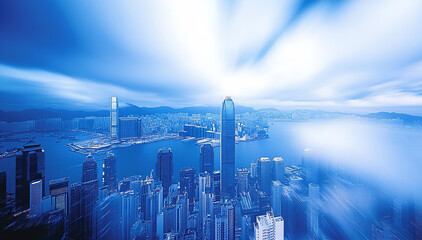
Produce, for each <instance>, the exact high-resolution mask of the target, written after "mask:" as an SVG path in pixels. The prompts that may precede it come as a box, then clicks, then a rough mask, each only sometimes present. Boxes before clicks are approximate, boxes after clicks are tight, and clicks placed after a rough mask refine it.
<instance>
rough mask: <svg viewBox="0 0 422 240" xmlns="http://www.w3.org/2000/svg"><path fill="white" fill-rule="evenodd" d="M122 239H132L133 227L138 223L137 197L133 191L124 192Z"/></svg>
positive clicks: (122, 195)
mask: <svg viewBox="0 0 422 240" xmlns="http://www.w3.org/2000/svg"><path fill="white" fill-rule="evenodd" d="M120 194H121V198H122V212H121V213H122V215H121V221H122V239H130V231H131V229H132V225H133V224H134V223H135V222H136V216H137V212H136V207H135V195H134V193H133V191H127V192H122V193H120Z"/></svg>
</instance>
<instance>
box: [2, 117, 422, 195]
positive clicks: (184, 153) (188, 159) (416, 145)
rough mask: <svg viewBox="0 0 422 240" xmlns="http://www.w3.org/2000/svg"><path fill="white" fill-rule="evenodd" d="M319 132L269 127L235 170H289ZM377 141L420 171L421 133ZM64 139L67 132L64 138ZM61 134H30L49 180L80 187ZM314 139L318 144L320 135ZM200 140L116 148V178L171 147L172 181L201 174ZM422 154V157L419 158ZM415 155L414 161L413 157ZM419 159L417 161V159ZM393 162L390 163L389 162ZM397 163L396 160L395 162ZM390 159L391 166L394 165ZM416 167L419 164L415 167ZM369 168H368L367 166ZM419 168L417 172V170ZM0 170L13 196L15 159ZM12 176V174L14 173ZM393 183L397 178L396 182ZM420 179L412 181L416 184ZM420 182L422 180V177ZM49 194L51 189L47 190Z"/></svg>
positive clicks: (77, 158) (403, 131)
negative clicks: (279, 160)
mask: <svg viewBox="0 0 422 240" xmlns="http://www.w3.org/2000/svg"><path fill="white" fill-rule="evenodd" d="M314 128H318V125H317V124H316V122H274V123H271V125H270V128H269V138H268V139H262V140H259V141H251V142H241V143H239V144H236V167H237V168H239V167H248V168H249V167H250V163H251V162H252V161H256V159H257V158H259V157H263V156H267V157H270V158H272V157H276V156H281V157H283V158H284V159H285V162H286V165H291V164H300V161H301V157H302V152H303V149H304V148H306V147H309V142H306V141H303V139H301V136H302V135H303V132H304V131H305V132H307V131H308V129H314ZM371 129H373V132H374V134H375V135H374V136H373V139H378V138H379V139H391V140H389V141H390V142H389V143H384V144H388V145H389V146H381V147H386V148H391V147H393V148H395V149H396V152H399V153H401V154H402V157H401V162H400V166H403V167H406V169H410V170H411V169H417V167H419V166H421V157H420V156H421V154H420V152H421V150H419V149H420V146H421V144H422V134H421V129H418V128H416V129H412V128H397V127H388V126H382V125H379V126H377V127H373V126H372V125H371ZM60 134H62V133H60ZM60 134H50V133H31V134H30V136H32V137H34V136H35V137H36V138H35V139H34V140H35V141H37V142H39V143H41V144H42V147H43V148H44V150H45V156H46V159H45V166H46V169H45V173H46V181H47V182H48V181H50V180H52V179H57V178H61V177H66V176H68V177H69V180H70V183H75V182H79V181H80V180H81V174H82V162H83V161H84V159H85V155H82V154H79V153H75V152H72V151H69V148H68V147H67V146H66V144H67V143H70V142H72V141H71V140H69V139H60V140H59V139H58V137H57V136H58V135H60ZM63 134H69V135H71V134H73V135H75V134H77V136H76V137H77V138H78V139H80V140H87V139H89V138H90V137H93V136H95V135H94V134H91V133H75V132H72V133H63ZM26 135H28V134H16V135H14V137H15V138H19V137H20V138H23V137H25V136H26ZM315 139H318V138H317V136H315ZM24 143H25V141H23V140H20V141H16V142H13V141H10V142H2V143H1V145H2V147H1V148H0V152H4V151H5V150H6V149H9V148H12V147H21V146H22V145H23V144H24ZM195 143H196V141H181V140H176V139H174V140H166V141H159V142H153V143H148V144H138V145H133V146H129V147H123V148H116V149H113V152H114V153H115V155H116V157H117V176H118V179H119V180H120V179H122V178H123V177H128V176H132V175H143V176H145V175H146V174H149V173H150V171H151V170H152V169H155V160H156V154H157V151H158V149H159V148H162V147H170V148H171V149H172V150H173V155H174V176H173V180H174V181H176V180H178V179H179V170H180V169H182V168H187V167H193V168H195V169H198V164H199V163H198V159H199V149H200V146H198V145H196V144H195ZM105 153H106V152H102V153H98V154H95V155H94V157H95V159H96V160H97V164H98V177H99V179H101V177H102V165H103V157H104V154H105ZM418 153H419V154H418ZM411 156H413V157H411ZM415 156H417V157H415ZM387 160H389V159H387ZM393 160H395V159H393ZM393 160H389V161H393ZM415 164H416V165H415ZM219 165H220V155H219V148H215V169H219ZM368 165H369V164H368ZM414 166H417V167H414ZM0 170H6V171H7V173H8V176H7V190H8V192H14V173H15V158H14V157H10V158H5V159H0ZM9 173H12V174H9ZM412 173H413V171H410V172H409V171H408V174H407V175H408V177H409V178H411V177H414V176H413V175H412ZM393 179H394V178H393ZM417 180H418V179H415V180H413V181H417ZM419 180H420V177H419ZM47 192H48V189H47Z"/></svg>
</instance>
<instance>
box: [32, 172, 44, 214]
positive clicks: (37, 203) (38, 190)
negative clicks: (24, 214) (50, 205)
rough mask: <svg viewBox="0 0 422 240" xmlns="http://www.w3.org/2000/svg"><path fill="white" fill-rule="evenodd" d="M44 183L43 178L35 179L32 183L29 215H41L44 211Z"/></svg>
mask: <svg viewBox="0 0 422 240" xmlns="http://www.w3.org/2000/svg"><path fill="white" fill-rule="evenodd" d="M42 185H43V184H42V180H34V181H32V182H31V183H30V187H29V192H30V193H29V196H30V208H29V216H30V217H31V218H35V217H39V216H40V215H41V213H42Z"/></svg>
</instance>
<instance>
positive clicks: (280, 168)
mask: <svg viewBox="0 0 422 240" xmlns="http://www.w3.org/2000/svg"><path fill="white" fill-rule="evenodd" d="M272 180H273V181H280V182H283V180H284V159H283V158H282V157H275V158H273V179H272Z"/></svg>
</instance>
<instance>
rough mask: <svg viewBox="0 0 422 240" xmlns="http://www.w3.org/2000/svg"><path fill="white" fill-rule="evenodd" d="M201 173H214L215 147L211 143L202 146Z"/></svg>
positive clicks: (200, 157) (200, 156)
mask: <svg viewBox="0 0 422 240" xmlns="http://www.w3.org/2000/svg"><path fill="white" fill-rule="evenodd" d="M199 172H201V173H202V172H209V173H211V174H212V173H213V172H214V147H213V146H212V145H211V144H210V143H207V144H204V145H202V146H201V150H200V155H199Z"/></svg>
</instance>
